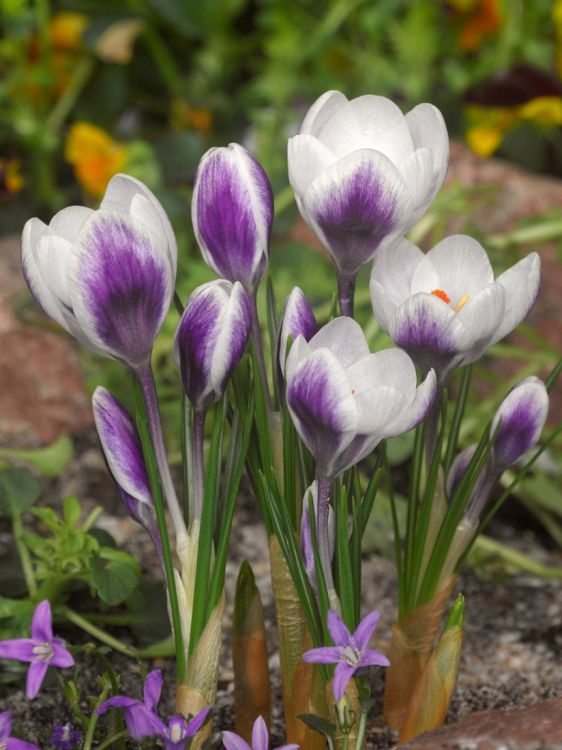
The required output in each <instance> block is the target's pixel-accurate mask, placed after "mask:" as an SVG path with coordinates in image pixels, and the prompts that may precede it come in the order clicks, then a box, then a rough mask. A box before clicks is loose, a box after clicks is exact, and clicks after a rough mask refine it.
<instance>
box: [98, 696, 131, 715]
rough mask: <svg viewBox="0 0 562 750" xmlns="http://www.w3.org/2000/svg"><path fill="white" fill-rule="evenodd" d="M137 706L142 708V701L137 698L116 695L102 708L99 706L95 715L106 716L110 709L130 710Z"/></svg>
mask: <svg viewBox="0 0 562 750" xmlns="http://www.w3.org/2000/svg"><path fill="white" fill-rule="evenodd" d="M136 705H139V706H140V705H142V704H141V702H140V701H138V700H136V699H135V698H129V697H128V696H127V695H114V696H113V698H108V699H107V700H106V701H104V702H103V703H102V704H101V706H98V707H97V708H96V710H95V711H94V713H96V714H104V713H105V712H106V711H107V710H108V709H110V708H130V707H131V706H136Z"/></svg>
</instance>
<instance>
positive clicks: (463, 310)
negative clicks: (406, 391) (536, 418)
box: [370, 235, 540, 383]
mask: <svg viewBox="0 0 562 750" xmlns="http://www.w3.org/2000/svg"><path fill="white" fill-rule="evenodd" d="M539 277H540V258H539V256H538V255H537V253H531V254H530V255H528V256H527V257H526V258H524V259H523V260H521V261H519V263H516V264H515V265H514V266H512V267H511V268H510V269H508V270H507V271H505V273H502V274H501V275H500V276H498V278H497V279H496V280H495V281H494V272H493V270H492V266H491V265H490V261H489V260H488V256H487V254H486V252H485V250H484V248H483V247H482V246H481V245H480V244H479V243H478V242H476V240H474V239H472V238H471V237H467V236H465V235H454V236H452V237H447V238H445V239H444V240H442V241H441V242H439V243H438V244H437V245H436V246H435V247H434V248H433V249H432V250H430V251H429V252H428V253H427V254H424V253H422V251H421V250H419V249H418V248H417V247H416V246H415V245H413V244H412V243H411V242H408V240H405V239H402V240H400V241H398V242H397V243H396V244H395V245H394V246H389V247H386V248H384V249H383V250H381V252H380V253H379V254H377V256H376V257H375V261H374V263H373V271H372V275H371V285H370V289H371V299H372V303H373V309H374V312H375V317H376V319H377V321H378V323H379V325H380V326H381V328H382V329H384V330H385V331H387V332H388V333H389V334H390V336H391V337H392V339H393V341H394V343H395V344H397V346H400V347H401V348H402V349H404V350H405V351H407V352H408V354H409V355H410V356H411V357H412V359H413V360H414V362H415V363H416V365H417V366H418V367H419V369H420V370H421V371H422V372H427V371H428V370H429V369H430V368H434V369H435V371H436V372H437V375H438V378H439V380H440V382H441V383H443V382H444V381H445V380H446V378H447V375H448V374H449V372H450V371H451V370H452V369H453V368H455V367H460V366H461V365H465V364H468V363H470V362H474V361H475V360H477V359H478V358H479V357H481V356H482V354H484V352H486V350H487V349H488V348H489V347H490V346H492V345H493V344H495V343H496V342H497V341H499V340H500V339H502V338H504V336H507V334H508V333H510V332H511V331H512V330H513V329H514V328H515V327H516V326H517V325H518V324H519V323H520V322H521V321H522V320H523V318H524V317H525V316H526V315H527V313H528V312H529V310H530V309H531V307H532V306H533V304H534V302H535V299H536V297H537V294H538V289H539Z"/></svg>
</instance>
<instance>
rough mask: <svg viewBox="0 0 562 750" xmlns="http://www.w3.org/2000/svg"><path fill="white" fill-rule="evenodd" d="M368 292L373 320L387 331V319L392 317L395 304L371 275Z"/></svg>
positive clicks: (394, 311)
mask: <svg viewBox="0 0 562 750" xmlns="http://www.w3.org/2000/svg"><path fill="white" fill-rule="evenodd" d="M375 257H376V256H375ZM369 292H370V294H371V304H372V306H373V313H374V315H375V320H376V321H377V323H378V324H379V326H380V327H381V328H382V330H383V331H386V332H387V333H388V328H389V325H390V323H389V321H390V320H392V318H393V317H394V314H395V313H396V309H397V306H396V305H395V304H394V302H393V301H392V300H391V298H390V295H389V294H387V291H386V289H385V288H384V287H383V285H382V284H379V282H378V281H375V279H373V277H371V281H370V283H369Z"/></svg>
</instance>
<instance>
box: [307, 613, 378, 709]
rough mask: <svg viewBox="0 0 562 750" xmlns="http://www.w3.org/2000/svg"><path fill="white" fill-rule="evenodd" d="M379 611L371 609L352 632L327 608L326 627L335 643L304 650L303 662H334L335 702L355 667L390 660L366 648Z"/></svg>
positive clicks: (375, 665) (371, 665)
mask: <svg viewBox="0 0 562 750" xmlns="http://www.w3.org/2000/svg"><path fill="white" fill-rule="evenodd" d="M379 617H380V612H377V611H375V612H370V613H369V614H368V615H365V617H364V618H363V619H362V620H361V622H360V623H359V625H358V626H357V628H356V630H355V632H354V633H353V634H351V633H350V632H349V629H348V627H347V625H346V624H345V623H344V621H343V620H342V619H341V617H340V616H339V615H338V613H337V612H336V611H335V610H333V609H330V610H328V630H329V632H330V635H331V637H332V640H333V642H334V645H333V646H323V647H321V648H313V649H311V650H310V651H306V652H305V653H304V655H303V659H304V661H307V662H312V663H313V664H335V665H336V670H335V672H334V682H333V686H332V690H333V693H334V698H335V699H336V701H338V702H339V701H340V700H341V699H342V698H343V696H344V694H345V688H346V687H347V684H348V682H349V681H350V680H351V678H352V677H353V675H354V674H355V673H356V672H357V670H358V669H364V668H367V667H388V666H389V664H390V662H389V661H388V659H387V658H386V656H385V655H384V654H381V653H380V651H375V650H374V649H371V648H369V641H370V640H371V637H372V635H373V633H374V632H375V628H376V627H377V623H378V621H379Z"/></svg>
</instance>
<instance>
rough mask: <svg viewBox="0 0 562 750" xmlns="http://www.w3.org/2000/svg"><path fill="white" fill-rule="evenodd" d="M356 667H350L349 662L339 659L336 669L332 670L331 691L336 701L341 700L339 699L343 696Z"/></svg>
mask: <svg viewBox="0 0 562 750" xmlns="http://www.w3.org/2000/svg"><path fill="white" fill-rule="evenodd" d="M356 669H357V667H350V666H349V664H346V663H345V662H342V661H340V663H339V664H338V666H337V667H336V671H335V672H334V682H333V686H332V691H333V693H334V698H335V699H336V701H341V699H342V698H343V696H344V694H345V688H346V687H347V683H348V682H349V681H350V680H351V678H352V677H353V674H354V672H355V670H356Z"/></svg>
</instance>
